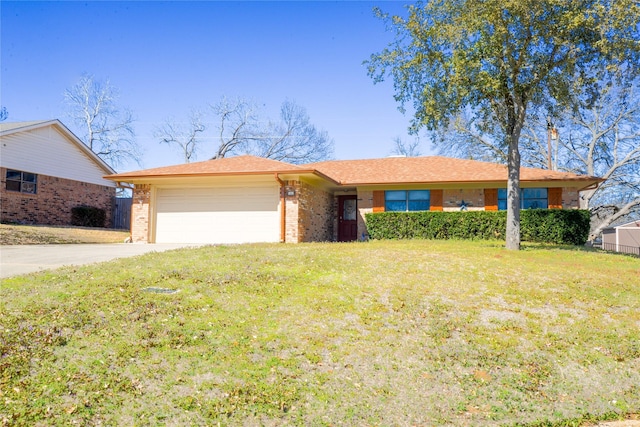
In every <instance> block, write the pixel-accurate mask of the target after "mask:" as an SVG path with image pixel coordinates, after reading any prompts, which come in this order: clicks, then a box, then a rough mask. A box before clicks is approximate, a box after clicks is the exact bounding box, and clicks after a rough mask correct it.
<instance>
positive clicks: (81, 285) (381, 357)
mask: <svg viewBox="0 0 640 427" xmlns="http://www.w3.org/2000/svg"><path fill="white" fill-rule="evenodd" d="M639 284H640V260H638V259H635V258H630V257H625V256H619V255H614V254H605V253H600V252H592V251H585V250H580V249H577V248H566V247H544V246H526V247H525V249H524V250H522V251H520V252H510V251H506V250H504V249H502V248H501V247H500V245H499V244H498V243H491V242H466V241H465V242H461V241H403V242H390V241H385V242H368V243H355V244H337V243H333V244H299V245H245V246H227V247H225V246H219V247H203V248H198V249H184V250H179V251H173V252H165V253H152V254H147V255H144V256H140V257H136V258H130V259H122V260H117V261H114V262H110V263H104V264H99V265H95V266H87V267H82V268H80V267H73V268H64V269H60V270H55V271H51V272H45V273H40V274H37V275H36V274H34V275H28V276H22V277H16V278H11V279H6V280H4V281H3V282H2V287H1V290H0V354H1V356H0V425H70V424H74V423H75V424H80V425H98V424H100V425H141V426H144V425H218V424H220V425H356V426H369V425H474V426H483V425H531V426H533V425H539V426H554V425H567V426H568V425H572V426H577V425H580V423H581V422H582V421H585V420H598V419H615V418H623V417H625V416H626V415H628V414H631V413H638V412H640V286H639ZM147 288H162V289H174V290H177V291H178V292H176V293H172V294H171V293H163V292H159V290H158V289H155V292H152V291H153V290H154V289H147ZM145 289H147V290H145Z"/></svg>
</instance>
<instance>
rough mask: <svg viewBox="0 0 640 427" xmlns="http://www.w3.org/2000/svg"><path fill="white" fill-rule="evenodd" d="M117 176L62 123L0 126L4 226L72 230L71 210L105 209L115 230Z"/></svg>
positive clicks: (0, 213) (0, 214) (0, 194)
mask: <svg viewBox="0 0 640 427" xmlns="http://www.w3.org/2000/svg"><path fill="white" fill-rule="evenodd" d="M113 173H115V171H114V170H113V169H112V168H111V167H109V166H108V165H107V164H106V163H105V162H104V161H102V159H100V158H99V157H98V156H97V155H96V154H95V153H93V152H92V151H91V150H90V149H89V147H87V146H86V145H85V144H84V143H83V142H82V141H80V139H78V137H76V136H75V135H74V134H73V133H71V131H69V129H67V128H66V126H64V125H63V124H62V123H61V122H60V121H59V120H48V121H35V122H19V123H0V177H1V186H0V187H1V188H0V204H1V205H2V206H1V210H0V221H1V222H5V223H7V222H9V223H20V224H48V225H71V209H72V208H74V207H76V206H92V207H96V208H101V209H104V210H105V213H106V217H107V222H108V223H107V224H105V225H106V226H109V225H110V218H111V211H112V209H113V208H112V205H113V199H114V197H115V194H116V184H115V183H114V182H113V181H109V180H106V179H104V175H107V174H113Z"/></svg>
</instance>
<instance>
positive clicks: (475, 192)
mask: <svg viewBox="0 0 640 427" xmlns="http://www.w3.org/2000/svg"><path fill="white" fill-rule="evenodd" d="M463 200H464V202H465V203H466V204H467V210H469V211H483V210H484V189H482V188H480V189H464V190H444V191H443V196H442V210H444V211H445V212H452V211H459V210H460V204H461V203H462V201H463Z"/></svg>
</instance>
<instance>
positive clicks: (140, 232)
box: [131, 184, 151, 243]
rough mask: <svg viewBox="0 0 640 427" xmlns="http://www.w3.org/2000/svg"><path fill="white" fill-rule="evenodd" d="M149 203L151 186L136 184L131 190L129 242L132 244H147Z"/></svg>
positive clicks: (149, 216) (149, 217)
mask: <svg viewBox="0 0 640 427" xmlns="http://www.w3.org/2000/svg"><path fill="white" fill-rule="evenodd" d="M150 201H151V186H150V185H144V184H137V185H136V186H135V188H134V189H133V200H132V203H131V240H132V241H133V242H141V243H148V242H149V221H150V220H151V209H150V208H151V205H150Z"/></svg>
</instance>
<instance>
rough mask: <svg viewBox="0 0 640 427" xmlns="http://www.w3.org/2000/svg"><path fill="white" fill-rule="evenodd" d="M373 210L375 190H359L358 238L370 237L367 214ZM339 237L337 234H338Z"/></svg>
mask: <svg viewBox="0 0 640 427" xmlns="http://www.w3.org/2000/svg"><path fill="white" fill-rule="evenodd" d="M372 212H373V191H358V239H362V238H363V237H364V238H365V239H367V238H369V231H367V223H366V221H365V215H366V214H368V213H372ZM336 239H337V236H336Z"/></svg>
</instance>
